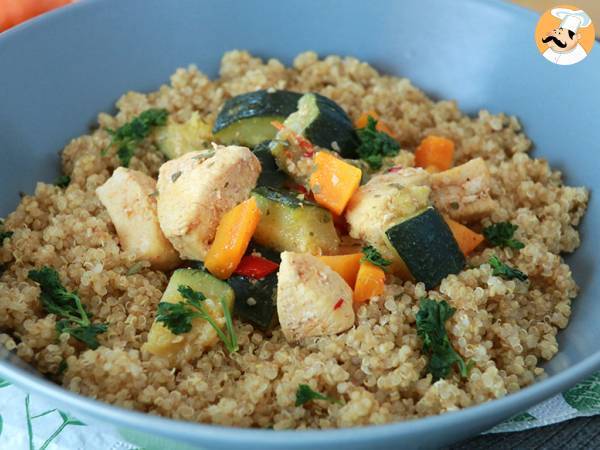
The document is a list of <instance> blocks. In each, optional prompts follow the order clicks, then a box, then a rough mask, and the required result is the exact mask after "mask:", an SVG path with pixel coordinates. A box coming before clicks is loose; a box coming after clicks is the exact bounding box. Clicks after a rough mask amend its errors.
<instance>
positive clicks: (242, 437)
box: [0, 0, 600, 449]
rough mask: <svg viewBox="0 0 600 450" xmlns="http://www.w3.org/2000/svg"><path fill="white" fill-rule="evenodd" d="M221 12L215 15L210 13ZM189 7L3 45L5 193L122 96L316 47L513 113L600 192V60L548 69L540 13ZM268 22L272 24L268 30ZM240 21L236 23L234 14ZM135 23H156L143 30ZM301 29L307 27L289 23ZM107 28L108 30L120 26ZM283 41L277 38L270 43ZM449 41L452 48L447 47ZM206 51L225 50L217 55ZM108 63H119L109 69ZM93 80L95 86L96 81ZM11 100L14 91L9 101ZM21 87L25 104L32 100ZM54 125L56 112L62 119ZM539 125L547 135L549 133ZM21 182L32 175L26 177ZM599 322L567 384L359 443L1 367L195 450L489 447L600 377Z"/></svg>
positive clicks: (34, 30) (48, 18)
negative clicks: (211, 421) (231, 58)
mask: <svg viewBox="0 0 600 450" xmlns="http://www.w3.org/2000/svg"><path fill="white" fill-rule="evenodd" d="M209 4H210V8H205V7H204V8H203V7H202V6H203V5H204V6H206V5H209ZM176 5H177V6H174V4H171V3H169V4H168V6H167V4H166V2H161V1H160V0H87V1H86V0H83V1H80V2H79V3H77V4H74V5H72V6H69V7H66V8H64V9H62V10H57V11H53V12H51V13H49V14H47V15H45V16H42V17H40V18H37V19H34V20H32V21H30V22H28V23H25V24H23V25H21V26H18V27H15V28H14V29H12V30H9V31H8V32H6V33H4V34H3V35H2V36H0V65H1V64H2V62H3V61H10V63H11V64H9V65H6V66H4V67H3V70H2V71H0V86H2V87H3V89H0V129H1V130H2V133H1V134H0V146H2V148H3V159H5V162H4V167H3V168H0V175H2V179H3V180H8V183H7V184H10V185H11V186H14V187H15V190H24V191H30V190H31V187H32V185H31V181H32V180H38V179H42V180H51V179H52V178H53V177H54V175H55V174H56V172H57V170H58V167H57V162H56V156H55V155H54V154H53V152H52V151H49V148H50V149H52V150H56V149H59V148H61V147H62V146H64V144H65V143H66V142H68V139H69V138H70V137H71V136H73V135H76V134H77V133H84V132H85V131H86V127H87V125H88V124H89V123H90V121H92V120H93V118H94V115H95V114H96V113H97V111H98V110H111V108H112V103H113V102H114V100H115V99H116V98H117V96H118V95H119V94H120V93H121V92H124V91H126V90H128V89H130V88H133V87H135V88H136V89H138V90H151V89H154V88H156V87H157V86H158V85H159V84H160V83H161V82H163V81H164V80H166V79H167V77H168V75H169V73H170V72H171V71H172V69H173V68H174V67H176V66H180V65H185V64H188V63H192V62H197V63H198V65H199V66H200V68H201V69H203V70H206V72H207V73H208V74H209V75H212V76H214V75H215V74H216V68H217V63H218V59H219V57H220V54H221V53H222V52H223V51H224V50H228V49H231V48H236V47H243V48H248V49H249V50H250V51H252V52H256V53H258V54H259V55H261V56H274V57H278V58H281V59H282V60H283V61H284V62H287V63H289V62H290V61H291V58H290V56H291V55H293V54H295V53H298V52H299V51H302V50H305V49H307V48H315V49H317V50H319V51H320V53H321V54H328V53H341V54H344V53H346V54H350V53H351V54H353V55H355V56H357V57H359V58H361V59H365V60H368V61H372V62H373V63H374V64H375V65H376V66H377V67H378V68H380V69H382V70H384V71H388V72H390V73H402V74H403V75H406V76H408V77H409V78H411V79H413V80H414V81H415V84H417V85H418V86H420V87H423V88H424V89H425V91H426V92H428V93H429V94H431V95H433V96H434V97H444V96H449V95H450V96H455V97H456V98H458V99H459V100H460V105H461V107H462V108H463V109H464V110H466V111H467V112H469V113H475V112H476V111H477V110H478V109H479V108H480V107H487V108H489V109H490V110H491V111H492V112H499V111H503V110H506V111H509V112H510V113H515V114H517V115H519V116H521V117H522V118H523V123H524V126H525V128H526V129H527V131H528V133H529V135H530V137H531V138H532V139H533V140H534V141H535V142H536V144H537V146H538V147H540V148H543V149H544V155H545V156H546V155H547V156H548V158H549V159H550V161H551V162H552V163H553V165H556V166H558V167H559V168H562V167H570V168H571V169H573V168H574V166H576V169H577V170H576V171H573V170H571V171H570V172H569V177H568V180H569V181H571V180H572V181H574V182H576V183H580V184H586V185H588V186H592V187H596V186H598V180H597V179H596V178H597V177H596V176H595V173H596V171H597V167H598V165H597V156H596V155H597V153H596V154H594V153H593V152H594V151H595V150H597V148H598V144H597V142H598V141H599V139H598V131H599V130H597V129H596V128H597V125H596V122H597V118H598V117H599V116H600V115H599V114H598V112H599V111H598V106H599V105H600V92H599V90H598V89H597V87H596V86H597V84H596V82H597V81H598V78H597V74H598V73H600V59H599V58H600V49H598V45H596V46H595V50H594V52H592V53H591V55H590V56H589V57H588V58H587V59H586V61H584V62H582V63H580V64H578V65H577V66H573V67H568V68H566V67H559V66H553V65H551V64H549V63H547V62H546V61H544V60H543V59H542V58H541V57H540V56H539V55H537V53H535V52H536V51H537V50H535V49H534V43H533V37H532V36H533V27H534V25H535V21H536V15H535V14H533V13H531V12H529V11H526V10H522V9H520V8H517V7H515V6H512V5H508V4H505V3H503V2H500V1H491V0H490V1H483V2H476V1H475V0H465V1H463V2H462V3H460V4H459V3H456V2H449V1H443V0H426V1H421V2H417V1H414V2H393V0H390V1H380V2H377V3H375V2H374V3H373V4H371V5H370V6H369V8H364V7H363V5H364V4H363V3H360V4H359V2H347V3H345V4H344V8H340V3H339V2H336V1H335V0H325V1H321V2H319V6H318V16H319V17H318V19H319V20H314V22H313V21H311V20H310V19H312V18H314V15H315V10H314V9H311V8H307V5H308V6H310V5H309V4H307V2H306V1H300V0H293V1H289V2H287V3H285V4H283V2H269V7H268V8H265V5H264V4H261V5H260V6H259V7H257V5H258V3H257V2H254V1H248V2H244V3H241V2H235V1H233V0H223V1H220V2H218V3H216V2H208V1H193V0H180V1H179V2H178V3H177V4H176ZM352 8H360V15H357V14H354V13H353V12H352ZM267 9H268V11H269V17H270V20H269V21H267V20H265V18H264V11H265V10H267ZM230 11H236V12H237V14H233V15H232V14H228V12H230ZM132 17H136V18H140V17H143V20H142V21H140V22H137V23H135V25H134V24H133V22H132V20H131V18H132ZM224 17H225V18H226V19H225V20H227V27H226V29H227V31H228V33H227V36H224V35H223V34H219V33H218V32H217V31H219V18H220V21H221V25H222V21H223V20H224V19H223V18H224ZM290 17H293V18H294V20H291V21H290V20H289V18H290ZM259 19H262V21H260V20H259ZM357 21H358V22H357ZM107 23H110V25H111V26H110V27H107V26H106V24H107ZM278 23H284V24H285V26H284V27H281V26H280V25H279V24H278ZM347 23H349V25H346V24H347ZM352 24H354V25H361V26H351V25H352ZM310 27H313V29H312V30H311V29H310ZM315 27H320V28H324V29H326V30H335V32H333V33H332V32H330V31H327V33H326V36H327V38H326V39H324V38H323V34H322V32H319V31H318V30H317V28H315ZM107 29H110V31H107ZM156 30H158V31H156ZM164 30H177V32H171V33H169V32H165V31H164ZM207 30H214V31H215V32H214V33H211V32H209V31H207ZM234 30H235V32H234ZM275 32H277V34H275ZM194 33H196V34H201V33H204V34H202V40H201V45H200V46H199V45H198V43H197V42H190V39H189V38H190V36H194ZM275 35H276V36H277V39H275V40H273V36H275ZM392 38H393V39H392ZM106 40H108V41H109V42H108V43H107V42H106ZM350 40H351V41H352V42H353V44H354V45H352V46H350V47H351V49H349V46H348V44H347V42H349V41H350ZM384 40H385V42H383V41H384ZM448 41H450V42H452V45H451V46H448V45H447V44H446V43H447V42H448ZM98 42H103V45H98ZM140 43H143V44H144V48H142V47H140V46H139V45H140ZM136 45H137V47H136ZM147 48H150V50H147ZM206 48H210V49H212V51H211V53H210V54H207V53H206V51H205V50H204V49H206ZM23 55H26V56H27V57H24V56H23ZM192 55H195V56H192ZM390 55H393V58H390ZM111 58H114V59H115V60H117V61H119V63H120V64H119V65H116V66H115V65H114V64H109V63H108V62H110V61H111ZM95 60H96V61H95ZM103 62H105V63H104V64H102V63H103ZM94 67H95V71H90V68H94ZM40 68H41V69H43V71H41V72H40V71H39V69H40ZM131 74H135V75H136V78H135V80H136V84H135V86H132V85H131V82H132V81H131V78H129V77H130V76H132V75H131ZM593 74H596V76H594V75H593ZM532 80H534V81H535V80H539V83H536V82H534V81H532ZM10 85H16V86H17V87H16V88H15V90H11V89H5V87H6V86H10ZM23 85H25V86H26V87H27V89H26V90H23V89H20V86H23ZM15 91H16V92H17V94H18V95H17V94H15ZM56 91H58V92H64V93H65V95H66V97H65V102H64V103H65V104H67V105H68V108H63V107H61V106H62V103H61V101H60V98H59V97H57V96H56V95H54V94H52V92H56ZM490 93H491V94H490ZM73 97H75V99H73ZM23 103H25V105H23ZM532 104H534V106H533V112H532ZM50 111H56V112H57V113H56V114H49V112H50ZM536 111H537V114H536ZM538 115H540V116H541V117H538ZM542 119H543V121H545V122H547V126H545V127H544V126H543V123H542V125H541V124H540V121H542ZM32 124H37V128H36V129H35V132H31V129H32V128H33V127H32ZM64 124H68V126H64ZM556 128H560V129H561V130H560V131H561V132H560V133H558V132H557V131H556ZM571 146H575V147H576V150H577V151H578V152H579V153H578V158H576V161H575V162H573V161H572V160H571V159H572V155H573V152H572V151H571V148H572V147H571ZM6 149H8V151H7V150H6ZM15 149H18V150H19V151H15ZM563 149H565V150H564V151H563ZM21 152H27V153H31V154H32V155H34V156H35V157H32V158H26V159H25V160H24V159H23V158H22V157H19V154H20V153H21ZM573 172H575V173H573ZM23 173H25V174H26V176H21V174H23ZM17 200H18V199H17V198H16V197H15V198H9V197H7V196H4V197H2V199H0V212H8V211H10V210H11V209H12V208H14V206H15V205H16V202H17ZM597 209H598V208H597V207H596V202H595V198H594V197H593V196H592V203H591V206H590V211H589V213H588V217H586V219H585V221H584V224H583V226H582V234H583V236H584V240H585V235H586V234H588V235H590V237H591V235H592V234H591V233H586V230H595V229H598V227H599V226H600V224H599V223H598V222H599V220H598V214H597V212H596V211H597ZM598 254H600V248H599V245H598V240H595V241H592V240H590V241H589V242H586V246H585V247H582V248H581V249H580V250H579V251H578V252H577V254H575V255H574V256H573V257H571V258H570V261H571V262H572V263H573V267H574V273H575V276H576V278H577V279H578V281H579V282H580V283H581V284H582V288H583V289H582V293H581V296H580V299H578V302H579V303H582V304H584V305H585V307H586V308H587V309H588V310H589V311H592V309H593V304H592V301H593V298H592V295H593V294H592V292H600V286H599V282H598V280H597V279H596V278H597V277H594V276H593V275H594V273H595V269H596V268H597V255H598ZM588 310H586V311H584V310H583V306H581V307H576V308H575V310H574V315H573V322H574V324H572V325H571V326H570V328H568V329H567V330H566V331H565V332H564V333H563V335H562V336H561V339H560V341H561V346H562V348H561V352H560V353H559V355H558V357H557V358H556V359H555V360H553V361H552V362H551V363H550V364H549V365H548V368H549V371H550V372H551V373H552V372H555V373H556V374H554V375H552V376H551V377H549V378H548V379H546V380H542V381H540V382H538V383H536V384H534V385H533V386H531V387H528V388H526V389H523V390H522V391H520V392H517V393H515V394H511V395H509V396H507V397H505V398H503V399H500V400H496V401H493V402H490V403H486V404H483V405H479V406H475V407H472V408H468V409H465V410H462V411H458V412H452V413H448V414H443V415H441V416H436V417H429V418H424V419H419V420H415V421H410V422H401V423H395V424H389V425H382V426H370V427H363V428H357V429H344V430H328V431H302V432H293V431H289V432H286V431H281V432H273V431H269V430H254V429H251V430H248V429H231V428H223V427H217V426H210V425H203V424H190V423H185V422H181V421H173V420H169V419H164V418H160V417H155V416H148V415H144V414H141V413H137V412H132V411H128V410H125V409H122V408H118V407H115V406H111V405H107V404H104V403H101V402H97V401H95V400H92V399H89V398H85V397H82V396H78V395H76V394H73V393H71V392H68V391H66V390H64V389H62V388H60V387H58V386H56V385H54V384H52V383H50V382H47V381H45V380H42V379H41V378H40V377H38V376H36V375H33V374H31V373H30V372H28V371H27V370H24V369H22V368H20V367H18V366H19V364H17V363H11V362H9V360H2V361H0V375H2V376H3V377H6V378H8V379H9V380H11V381H12V382H14V383H15V384H16V385H18V386H20V387H22V388H24V389H26V390H27V391H29V392H32V393H34V394H38V395H41V396H43V397H46V398H48V399H50V400H51V401H53V402H55V404H56V405H57V406H59V407H62V408H64V409H65V410H67V411H69V412H71V413H73V414H75V415H76V416H78V417H81V418H82V419H83V420H88V421H89V422H90V423H92V422H97V423H104V424H110V425H112V426H117V427H125V428H129V429H134V430H139V431H142V432H146V433H148V434H150V435H153V434H154V435H160V436H163V437H166V438H169V439H174V440H177V441H181V442H187V443H190V444H192V445H202V446H205V447H210V448H229V449H242V448H244V449H248V448H260V449H282V448H286V449H296V448H306V447H316V448H323V447H326V446H330V445H331V446H333V445H340V446H342V445H343V446H344V447H345V448H347V449H354V448H356V449H358V448H364V447H365V446H367V445H368V446H369V448H392V447H394V448H398V446H399V445H402V446H403V447H407V448H427V447H433V446H437V445H441V444H443V443H449V442H452V441H456V440H459V439H462V438H465V437H467V436H469V435H472V434H474V433H477V432H481V431H483V430H485V429H487V428H489V427H491V426H492V425H494V424H495V423H497V422H499V421H501V420H503V419H505V418H507V417H508V416H510V415H511V414H514V413H517V412H519V411H522V410H523V409H525V408H527V407H529V406H532V405H533V404H535V403H538V402H540V401H541V400H543V399H545V398H547V397H549V396H551V395H554V394H556V393H558V392H560V391H562V390H564V389H565V388H567V387H569V386H571V385H573V384H574V383H575V382H577V381H578V380H580V379H582V378H583V377H585V376H587V375H589V374H591V373H592V372H594V371H595V370H598V369H600V353H598V352H597V351H596V350H595V348H593V347H592V345H593V344H592V343H593V342H598V338H600V331H599V330H597V328H598V327H595V326H593V325H594V322H595V321H594V320H593V319H594V316H595V317H597V314H598V313H599V312H600V311H599V308H596V309H595V310H593V312H594V313H596V314H589V311H588ZM588 315H590V316H591V317H586V316H588ZM580 323H581V324H583V325H581V326H580V325H579V324H580ZM586 324H587V325H590V326H586ZM570 330H571V331H570ZM575 331H577V333H575Z"/></svg>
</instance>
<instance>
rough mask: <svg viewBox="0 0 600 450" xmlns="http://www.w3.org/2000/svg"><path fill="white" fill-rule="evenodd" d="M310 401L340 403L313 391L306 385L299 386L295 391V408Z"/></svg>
mask: <svg viewBox="0 0 600 450" xmlns="http://www.w3.org/2000/svg"><path fill="white" fill-rule="evenodd" d="M311 400H325V401H328V402H331V403H341V402H340V401H339V400H337V399H335V398H333V397H328V396H326V395H323V394H319V393H318V392H316V391H313V390H312V389H311V388H310V386H309V385H308V384H299V385H298V389H296V406H302V405H304V404H305V403H308V402H310V401H311Z"/></svg>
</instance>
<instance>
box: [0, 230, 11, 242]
mask: <svg viewBox="0 0 600 450" xmlns="http://www.w3.org/2000/svg"><path fill="white" fill-rule="evenodd" d="M13 234H14V233H13V232H12V231H4V230H0V245H2V244H4V239H8V238H10V237H11V236H12V235H13Z"/></svg>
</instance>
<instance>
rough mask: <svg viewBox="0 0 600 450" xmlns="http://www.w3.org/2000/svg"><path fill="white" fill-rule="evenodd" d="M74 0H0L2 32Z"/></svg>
mask: <svg viewBox="0 0 600 450" xmlns="http://www.w3.org/2000/svg"><path fill="white" fill-rule="evenodd" d="M73 1H74V0H0V32H1V31H5V30H8V29H9V28H11V27H14V26H15V25H18V24H20V23H21V22H24V21H26V20H28V19H31V18H33V17H35V16H39V15H40V14H42V13H45V12H47V11H50V10H52V9H55V8H60V7H61V6H65V5H68V4H69V3H73Z"/></svg>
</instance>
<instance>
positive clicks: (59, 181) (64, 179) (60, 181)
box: [54, 175, 71, 188]
mask: <svg viewBox="0 0 600 450" xmlns="http://www.w3.org/2000/svg"><path fill="white" fill-rule="evenodd" d="M69 183H71V177H70V176H69V175H61V176H60V177H56V179H55V180H54V186H58V187H60V188H66V187H67V186H68V185H69Z"/></svg>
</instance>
